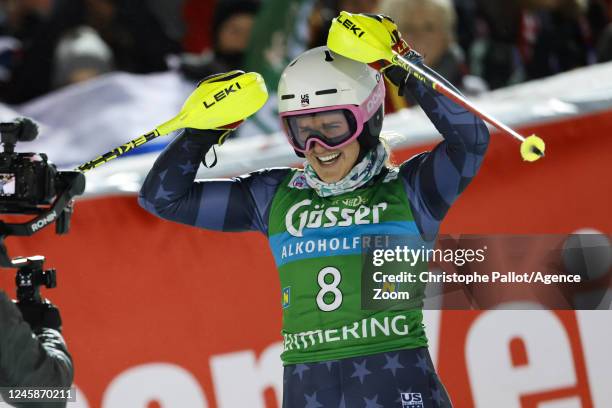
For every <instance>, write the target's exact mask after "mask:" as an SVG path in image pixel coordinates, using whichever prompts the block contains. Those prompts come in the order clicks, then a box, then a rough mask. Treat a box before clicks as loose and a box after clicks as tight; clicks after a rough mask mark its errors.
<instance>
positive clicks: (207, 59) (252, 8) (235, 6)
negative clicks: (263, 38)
mask: <svg viewBox="0 0 612 408" xmlns="http://www.w3.org/2000/svg"><path fill="white" fill-rule="evenodd" d="M258 10H259V2H256V1H254V0H251V1H249V0H232V1H220V2H218V3H217V7H216V9H215V12H214V15H213V22H212V27H211V29H212V40H213V49H212V50H209V51H205V52H204V53H201V54H184V55H183V56H182V58H181V62H180V69H181V71H182V72H183V74H184V75H185V76H186V77H187V78H189V79H191V80H194V81H197V80H200V79H202V78H204V77H207V76H209V75H212V74H214V73H218V72H227V71H231V70H233V69H240V68H242V67H243V64H244V58H245V54H246V50H247V47H248V45H249V39H250V37H251V30H252V28H253V23H254V21H255V16H256V14H257V11H258Z"/></svg>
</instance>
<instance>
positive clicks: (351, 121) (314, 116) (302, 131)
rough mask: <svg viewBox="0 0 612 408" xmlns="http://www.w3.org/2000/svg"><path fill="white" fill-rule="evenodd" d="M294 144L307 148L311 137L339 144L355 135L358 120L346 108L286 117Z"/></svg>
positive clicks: (285, 120) (286, 123) (287, 128)
mask: <svg viewBox="0 0 612 408" xmlns="http://www.w3.org/2000/svg"><path fill="white" fill-rule="evenodd" d="M284 122H285V128H286V131H287V133H288V134H289V136H290V137H291V140H292V141H293V144H294V145H295V146H296V147H299V148H300V149H305V148H306V145H307V143H308V140H309V139H312V138H316V139H319V140H321V141H322V142H324V143H325V144H327V145H328V146H337V145H339V144H341V143H343V142H345V141H347V140H349V139H350V138H351V137H353V136H354V135H355V132H356V131H357V121H356V120H355V117H354V116H353V113H352V112H351V111H349V110H346V109H335V110H330V111H323V112H316V113H311V114H304V115H295V116H289V117H286V118H284Z"/></svg>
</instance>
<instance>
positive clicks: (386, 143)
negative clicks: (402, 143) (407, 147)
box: [378, 130, 401, 170]
mask: <svg viewBox="0 0 612 408" xmlns="http://www.w3.org/2000/svg"><path fill="white" fill-rule="evenodd" d="M378 138H379V139H380V143H381V144H382V145H383V147H384V148H385V150H386V151H387V160H386V161H385V167H386V168H388V169H389V170H393V169H395V168H396V167H398V165H397V164H396V163H395V161H394V160H393V152H392V151H391V145H392V144H394V143H395V141H396V140H399V138H401V135H400V134H399V133H397V132H390V131H387V130H385V131H382V132H380V136H379V137H378Z"/></svg>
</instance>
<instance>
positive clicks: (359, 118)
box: [280, 78, 385, 153]
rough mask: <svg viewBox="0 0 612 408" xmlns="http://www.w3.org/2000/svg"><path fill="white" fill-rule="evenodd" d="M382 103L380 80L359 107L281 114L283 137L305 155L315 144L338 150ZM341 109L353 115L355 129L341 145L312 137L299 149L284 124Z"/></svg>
mask: <svg viewBox="0 0 612 408" xmlns="http://www.w3.org/2000/svg"><path fill="white" fill-rule="evenodd" d="M384 101H385V84H384V80H382V78H381V80H380V81H378V84H377V85H376V87H375V88H374V90H373V91H372V93H370V95H369V96H368V97H367V98H366V100H365V101H363V103H362V104H361V105H359V106H357V105H334V106H326V107H323V108H312V109H302V110H297V111H289V112H283V113H281V114H280V119H281V125H282V127H283V130H284V131H285V135H286V136H287V138H288V139H289V143H291V146H292V147H293V148H294V149H295V150H296V151H298V152H300V153H306V152H307V151H308V150H310V149H311V148H312V147H313V143H315V142H316V143H319V144H320V145H321V146H323V147H325V148H326V149H330V150H333V149H339V148H341V147H343V146H346V145H347V144H349V143H351V142H352V141H353V140H355V139H356V138H357V137H358V136H359V135H360V134H361V131H362V130H363V125H364V123H366V122H367V121H368V120H370V118H371V117H372V116H373V115H374V113H376V111H377V110H378V108H379V107H380V105H382V104H383V103H384ZM341 109H344V110H348V111H350V112H351V113H352V114H353V116H354V118H355V121H356V124H357V127H356V129H355V132H354V133H353V134H351V135H350V136H349V137H347V138H346V140H344V141H343V142H341V143H338V144H335V145H333V146H332V145H329V144H327V143H326V142H325V140H324V139H321V138H319V137H316V136H313V137H310V138H308V140H306V144H305V145H304V148H301V147H300V146H298V145H297V144H296V141H295V140H294V138H293V136H292V134H291V129H289V128H288V126H287V124H286V122H285V119H286V118H289V117H292V116H300V115H312V114H313V113H317V112H329V111H335V110H341Z"/></svg>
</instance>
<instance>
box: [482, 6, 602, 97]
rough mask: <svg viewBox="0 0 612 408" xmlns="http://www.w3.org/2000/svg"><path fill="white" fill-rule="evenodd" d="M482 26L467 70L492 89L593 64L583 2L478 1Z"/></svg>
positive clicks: (592, 48) (590, 39)
mask: <svg viewBox="0 0 612 408" xmlns="http://www.w3.org/2000/svg"><path fill="white" fill-rule="evenodd" d="M478 4H479V10H480V14H481V17H482V23H483V24H482V25H481V26H482V27H483V30H482V32H481V33H480V35H479V39H478V40H476V41H475V43H474V44H473V45H472V48H471V58H470V60H471V70H472V72H473V73H475V74H477V75H480V76H482V77H483V78H484V79H485V80H486V81H487V83H488V84H489V85H490V86H491V88H499V87H503V86H507V85H511V84H515V83H519V82H523V81H527V80H531V79H537V78H542V77H545V76H549V75H554V74H557V73H559V72H563V71H567V70H569V69H573V68H576V67H580V66H584V65H587V64H588V63H592V62H594V47H593V44H592V35H591V32H590V28H589V24H588V20H587V18H586V11H587V6H588V4H587V3H586V1H585V0H510V1H504V2H491V1H488V0H478Z"/></svg>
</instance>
